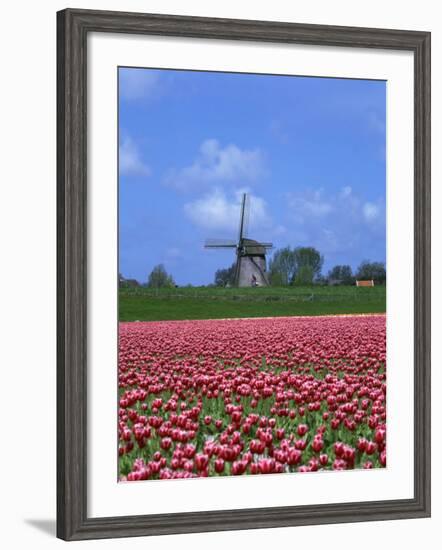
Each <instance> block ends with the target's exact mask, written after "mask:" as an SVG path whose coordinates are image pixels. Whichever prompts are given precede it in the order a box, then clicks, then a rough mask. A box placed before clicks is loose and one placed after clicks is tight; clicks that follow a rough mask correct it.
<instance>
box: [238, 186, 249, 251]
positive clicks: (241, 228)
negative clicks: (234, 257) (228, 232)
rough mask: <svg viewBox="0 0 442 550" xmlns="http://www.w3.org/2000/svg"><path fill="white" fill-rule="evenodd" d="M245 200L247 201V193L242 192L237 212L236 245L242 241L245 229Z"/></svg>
mask: <svg viewBox="0 0 442 550" xmlns="http://www.w3.org/2000/svg"><path fill="white" fill-rule="evenodd" d="M246 202H247V194H246V193H243V196H242V201H241V209H240V212H239V233H238V245H239V243H240V242H241V241H242V239H243V238H244V235H245V229H246V222H247V220H246Z"/></svg>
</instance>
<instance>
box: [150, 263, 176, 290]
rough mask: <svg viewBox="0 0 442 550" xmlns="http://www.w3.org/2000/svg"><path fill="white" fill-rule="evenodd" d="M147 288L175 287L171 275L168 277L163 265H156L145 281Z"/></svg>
mask: <svg viewBox="0 0 442 550" xmlns="http://www.w3.org/2000/svg"><path fill="white" fill-rule="evenodd" d="M147 286H148V287H149V288H171V287H174V286H175V281H174V280H173V278H172V275H169V274H168V273H167V271H166V269H165V267H164V265H163V264H158V265H156V266H155V267H154V268H153V269H152V271H151V272H150V275H149V278H148V280H147Z"/></svg>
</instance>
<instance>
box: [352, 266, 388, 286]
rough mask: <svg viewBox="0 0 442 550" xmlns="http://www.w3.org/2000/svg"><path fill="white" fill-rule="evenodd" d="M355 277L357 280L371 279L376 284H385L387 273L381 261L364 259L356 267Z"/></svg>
mask: <svg viewBox="0 0 442 550" xmlns="http://www.w3.org/2000/svg"><path fill="white" fill-rule="evenodd" d="M356 278H357V279H359V280H363V281H366V280H371V279H373V281H374V282H375V283H378V284H385V281H386V279H387V273H386V270H385V264H384V263H383V262H370V261H368V260H364V261H363V262H362V263H361V265H360V266H359V267H358V270H357V273H356Z"/></svg>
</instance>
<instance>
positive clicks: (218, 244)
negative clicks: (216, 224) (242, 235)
mask: <svg viewBox="0 0 442 550" xmlns="http://www.w3.org/2000/svg"><path fill="white" fill-rule="evenodd" d="M204 248H236V242H235V241H232V240H226V239H207V240H206V242H205V243H204Z"/></svg>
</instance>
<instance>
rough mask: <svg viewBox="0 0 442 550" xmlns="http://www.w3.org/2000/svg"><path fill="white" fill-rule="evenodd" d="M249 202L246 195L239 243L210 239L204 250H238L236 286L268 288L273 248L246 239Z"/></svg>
mask: <svg viewBox="0 0 442 550" xmlns="http://www.w3.org/2000/svg"><path fill="white" fill-rule="evenodd" d="M248 205H249V201H248V200H247V194H246V193H244V194H243V196H242V201H241V210H240V216H239V233H238V240H237V241H233V240H231V241H229V240H219V239H208V240H207V241H206V243H205V245H204V248H232V249H235V250H236V264H235V277H234V284H235V286H241V287H244V286H267V285H268V284H269V281H268V278H267V274H266V251H267V250H269V249H270V248H272V246H273V245H272V243H262V242H259V241H255V240H253V239H248V238H247V237H245V234H246V229H247V222H248V214H249V208H248Z"/></svg>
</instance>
